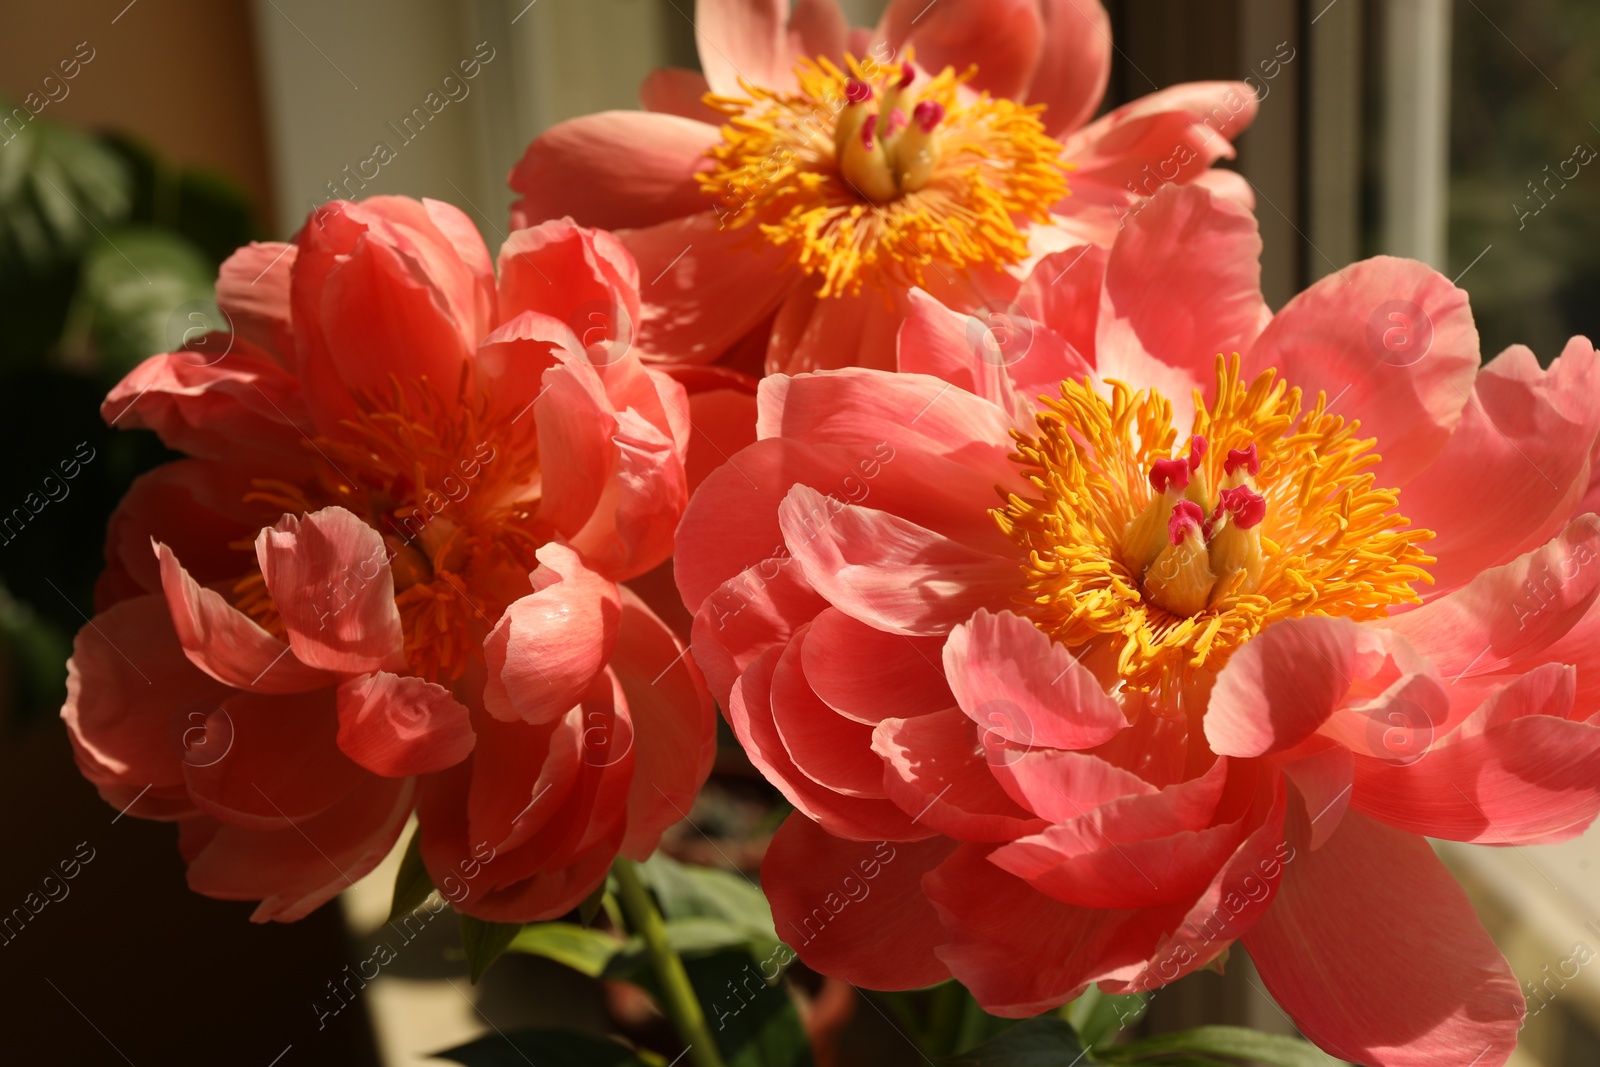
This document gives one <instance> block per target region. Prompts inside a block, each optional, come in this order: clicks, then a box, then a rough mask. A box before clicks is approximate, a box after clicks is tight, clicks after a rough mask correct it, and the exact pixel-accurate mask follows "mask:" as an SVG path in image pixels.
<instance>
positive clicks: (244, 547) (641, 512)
mask: <svg viewBox="0 0 1600 1067" xmlns="http://www.w3.org/2000/svg"><path fill="white" fill-rule="evenodd" d="M636 288H637V273H636V270H635V267H634V263H633V260H632V259H631V258H630V257H629V256H628V254H627V252H626V250H624V249H623V248H622V247H621V246H620V245H618V244H617V243H616V242H615V241H614V240H613V239H612V238H610V237H609V236H608V235H606V234H603V233H596V232H593V231H588V230H583V229H580V228H578V227H575V226H573V225H571V224H570V223H550V224H547V225H544V226H540V227H538V228H536V229H532V230H523V231H519V232H517V233H514V234H513V235H512V236H511V238H510V239H509V240H508V241H507V242H506V244H505V246H504V247H503V248H502V249H501V252H500V260H499V279H498V281H497V280H496V277H495V269H494V266H493V265H492V264H491V263H490V260H489V254H488V251H487V249H485V247H484V245H483V242H482V240H481V239H480V238H479V236H478V233H477V231H476V230H475V229H474V228H473V227H472V225H471V223H470V222H469V221H468V220H467V218H466V217H465V216H464V215H462V214H461V212H459V211H457V210H456V209H455V208H453V207H450V206H448V205H446V204H442V203H438V202H436V201H421V202H418V201H414V200H407V199H400V198H391V197H379V198H374V199H372V200H368V201H365V202H363V203H358V204H351V203H334V204H330V205H328V206H326V207H323V208H320V209H318V210H317V211H316V212H315V213H314V214H313V215H312V216H311V219H310V221H309V222H308V223H307V225H306V226H305V227H304V228H303V229H302V230H301V231H300V233H299V235H298V236H297V237H296V239H295V240H294V242H293V243H291V244H286V245H285V244H254V245H251V246H249V247H247V248H243V249H241V250H240V251H239V252H237V253H235V255H234V256H233V257H232V258H231V259H229V260H228V262H227V263H225V264H224V265H223V267H222V272H221V277H220V278H219V279H218V282H217V300H218V303H219V304H220V305H221V306H222V308H223V309H224V310H225V311H226V312H227V313H228V314H229V315H230V316H231V318H232V321H233V324H234V326H235V328H236V335H235V336H234V337H233V338H232V340H231V348H229V349H228V350H227V351H226V353H225V354H224V355H223V356H221V357H220V358H209V359H208V358H207V357H205V356H202V355H200V354H199V353H200V352H203V351H207V350H208V349H207V348H206V344H201V345H200V346H197V349H196V350H195V351H185V352H176V353H169V354H167V355H161V356H155V357H152V358H151V359H149V360H147V361H145V362H144V363H142V364H141V365H140V366H139V367H137V368H136V369H135V370H134V371H133V372H132V373H131V374H129V375H128V377H127V378H126V379H124V380H123V381H122V382H121V383H120V384H119V385H118V386H117V387H116V388H115V389H113V390H112V392H111V395H110V396H109V397H108V398H107V399H106V402H105V405H104V408H103V411H104V414H105V416H106V417H107V418H108V419H109V420H110V421H111V422H113V423H116V424H119V425H123V426H144V427H148V428H150V429H153V430H155V431H156V432H157V433H159V434H160V435H161V438H162V440H163V441H165V442H166V444H167V445H169V446H170V447H172V448H174V449H177V450H179V451H182V452H186V453H188V454H189V456H190V457H191V458H187V459H182V460H178V461H176V462H173V463H170V464H168V465H166V466H164V467H160V468H158V469H156V470H155V471H153V472H151V473H150V474H148V475H146V476H144V477H143V478H141V479H140V480H139V481H138V482H137V483H135V485H134V488H133V490H132V491H131V492H130V493H129V495H128V497H127V499H125V500H124V501H123V503H122V505H121V507H120V508H119V509H118V511H117V513H116V515H115V516H114V517H113V519H112V522H111V528H110V532H109V535H108V540H107V546H106V558H107V569H106V571H105V573H104V575H103V576H102V578H101V580H100V584H99V587H98V590H97V600H98V605H97V606H98V609H99V613H98V614H97V615H96V616H95V618H94V619H93V620H92V621H91V622H90V623H89V625H87V626H86V627H84V629H83V630H82V631H80V632H79V634H78V637H77V641H76V643H75V646H74V653H73V657H72V660H71V662H70V664H69V668H68V669H69V680H68V697H67V703H66V706H65V708H64V709H63V710H62V717H63V718H64V719H65V720H66V723H67V727H68V729H69V731H70V733H71V737H72V743H73V748H74V751H75V753H76V756H77V761H78V766H79V768H80V769H81V770H82V771H83V773H84V775H85V776H87V777H88V778H89V779H90V781H92V782H94V783H95V785H96V786H97V787H98V788H99V790H100V794H101V796H103V797H104V798H105V799H106V800H107V801H108V802H109V803H111V804H112V805H114V806H116V807H118V808H121V809H125V810H126V811H127V812H128V813H130V814H133V815H137V816H141V817H144V818H151V819H163V820H170V821H176V822H177V823H178V827H179V842H180V846H181V848H182V850H183V854H184V857H185V859H186V860H187V861H188V864H189V884H190V886H191V887H192V888H194V889H195V890H197V891H198V892H201V893H204V894H206V895H208V896H213V897H220V898H224V899H230V900H257V901H260V905H259V907H258V908H257V909H256V911H255V914H254V918H255V919H257V920H267V919H279V920H285V921H287V920H293V919H297V918H300V917H301V916H303V915H305V914H306V913H307V912H309V911H311V910H312V909H313V908H315V907H317V906H318V905H319V904H321V903H323V902H324V901H326V900H327V899H328V898H330V897H331V896H333V895H334V894H335V893H337V892H339V891H340V890H341V889H344V888H345V887H346V886H347V885H349V884H351V882H353V880H355V879H357V878H360V877H361V876H363V875H364V874H366V873H367V872H368V871H370V870H371V869H372V868H373V867H374V865H376V864H377V863H378V862H379V860H381V859H382V858H383V857H384V855H386V854H387V853H388V851H389V850H390V848H391V847H392V846H393V845H394V843H395V840H396V837H397V836H398V835H399V833H400V831H401V829H402V827H403V826H404V824H405V822H406V819H407V817H408V815H409V814H410V813H411V812H412V810H413V808H415V807H417V806H418V802H419V799H420V817H421V835H422V836H421V849H422V855H423V858H424V860H425V861H426V863H427V866H428V869H429V871H430V872H431V873H432V874H433V876H434V878H435V880H436V881H440V882H441V884H444V883H443V882H442V879H444V878H445V877H447V876H451V875H455V876H457V877H456V878H455V879H454V880H453V881H452V884H459V883H460V876H461V873H462V871H464V870H467V869H469V866H470V870H471V871H472V874H473V880H472V881H471V883H470V885H469V887H468V888H469V892H468V893H467V894H466V895H465V896H464V898H463V899H462V900H461V902H460V903H459V904H458V905H457V906H458V907H459V908H460V909H461V910H464V911H467V912H469V913H471V914H474V915H478V916H481V917H483V918H487V919H501V920H532V919H537V918H548V917H551V916H555V915H559V914H561V913H563V912H565V911H567V910H569V909H570V908H572V907H574V906H575V905H576V904H577V903H578V902H580V901H581V900H582V899H583V897H584V896H585V895H586V894H587V893H588V892H589V891H590V890H592V889H593V888H594V886H595V885H597V884H598V883H599V882H600V880H601V879H602V878H604V876H605V871H606V869H607V867H608V866H609V865H610V863H611V861H612V859H613V858H614V857H615V856H616V855H617V854H618V853H619V852H621V853H623V854H625V855H628V856H633V857H638V858H642V857H644V856H647V855H648V854H649V853H650V852H651V851H652V850H653V849H654V847H655V844H656V841H657V838H658V837H659V835H660V833H661V831H662V830H663V829H664V828H665V827H666V826H668V825H670V824H671V823H673V822H675V821H677V820H678V819H679V818H681V814H680V810H681V809H686V808H687V807H688V805H689V804H690V802H691V801H692V799H693V797H694V794H695V792H696V790H697V789H698V787H699V786H700V784H701V783H702V782H703V781H704V780H705V777H706V775H707V773H708V772H709V770H710V761H711V757H712V754H713V744H714V724H715V718H714V712H713V711H712V708H711V705H710V703H709V700H708V697H707V694H706V692H705V688H704V684H703V682H702V680H701V678H700V675H699V672H698V670H697V669H696V668H695V666H694V665H693V663H692V662H691V661H689V660H688V659H686V658H684V657H683V655H682V651H683V650H682V646H681V645H680V644H679V643H678V642H677V640H676V639H675V638H674V637H673V636H672V634H671V632H670V631H668V630H667V628H666V627H665V626H664V625H663V624H662V623H661V622H660V621H659V620H658V619H657V618H656V616H655V615H654V614H652V613H651V612H650V611H649V610H648V609H647V608H646V607H645V606H644V605H643V603H642V602H641V601H640V600H639V598H638V597H636V596H635V595H634V594H632V593H631V592H630V591H629V590H628V589H627V588H626V587H625V586H621V585H619V584H617V583H618V582H619V581H621V580H622V579H626V578H630V577H632V576H634V575H638V574H641V573H642V572H644V571H646V570H648V569H649V568H651V567H653V566H655V565H656V564H657V563H659V562H661V561H662V560H663V559H664V558H666V557H667V555H668V554H669V552H670V551H671V545H672V530H673V526H674V524H675V523H676V522H677V520H678V517H679V514H680V512H681V511H682V508H683V503H684V498H685V480H684V470H683V457H684V451H685V447H686V441H687V427H686V424H685V422H684V418H683V414H682V409H683V408H684V405H685V401H684V397H683V392H682V389H681V388H680V387H679V386H677V385H676V384H675V383H674V382H672V381H671V380H670V379H669V378H667V377H665V376H664V375H662V374H661V373H659V372H657V371H653V370H649V369H647V368H645V367H643V366H642V365H641V364H640V363H639V360H638V357H637V356H636V355H633V354H631V353H629V352H627V351H625V350H623V349H621V348H619V347H617V346H615V345H610V344H608V343H606V339H605V338H603V337H601V336H600V335H598V334H595V335H591V336H589V337H588V338H582V337H580V335H579V333H577V332H575V328H576V329H578V330H581V329H583V324H584V323H585V322H586V321H587V317H588V315H589V314H590V313H591V311H594V312H596V313H601V314H608V315H610V316H611V318H610V320H609V321H616V320H617V309H618V308H628V307H636V305H637V296H636ZM585 340H587V341H588V342H589V344H588V346H587V347H586V346H585ZM207 343H209V345H210V349H209V350H211V351H214V350H216V349H217V348H218V346H221V345H223V344H224V343H225V342H224V339H223V338H221V337H217V336H213V337H210V338H208V339H207ZM152 548H153V549H154V551H153V552H152ZM485 859H488V862H483V863H481V866H480V864H479V861H484V860H485Z"/></svg>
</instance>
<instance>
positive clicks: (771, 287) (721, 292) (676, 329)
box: [618, 201, 797, 363]
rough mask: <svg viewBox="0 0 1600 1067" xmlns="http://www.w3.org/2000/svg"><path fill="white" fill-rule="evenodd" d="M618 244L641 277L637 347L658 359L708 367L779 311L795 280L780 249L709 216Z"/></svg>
mask: <svg viewBox="0 0 1600 1067" xmlns="http://www.w3.org/2000/svg"><path fill="white" fill-rule="evenodd" d="M707 203H708V204H709V203H710V201H707ZM618 239H619V240H621V241H622V243H623V244H624V245H626V246H627V248H628V251H629V252H631V253H632V254H633V257H634V259H636V260H637V261H638V263H639V275H640V277H641V278H643V279H644V284H643V285H642V286H641V287H640V290H639V299H640V318H639V328H638V332H637V343H638V344H639V346H640V347H641V349H642V350H643V351H645V352H648V353H651V354H653V355H655V356H659V357H670V358H672V359H674V360H682V361H684V362H688V363H710V362H711V361H712V360H714V359H716V358H717V357H718V356H720V355H722V354H723V353H724V352H727V351H728V350H729V349H730V348H732V347H733V346H734V345H735V344H736V343H737V342H738V341H739V340H740V339H742V338H743V337H744V336H745V335H746V334H748V333H749V332H750V331H751V329H752V328H754V327H755V326H756V325H757V324H758V323H760V322H762V321H763V320H765V319H766V318H767V317H768V316H770V315H771V314H772V313H773V312H774V311H776V310H777V308H778V304H779V302H780V301H782V300H783V298H784V297H785V296H787V295H788V293H789V292H790V290H791V289H792V288H793V287H794V285H795V283H796V281H797V270H796V268H793V267H790V266H788V264H787V261H786V260H785V259H784V253H783V251H782V250H781V249H779V248H777V247H775V246H773V245H771V244H769V243H768V242H766V241H763V240H762V239H761V237H760V235H759V234H756V235H752V234H751V233H750V231H749V230H748V228H745V227H740V228H738V229H733V228H728V227H725V226H723V225H721V223H720V222H719V221H718V219H717V216H716V215H714V214H713V213H712V212H711V211H702V212H701V213H700V214H698V215H688V216H685V217H683V218H679V219H674V220H672V221H669V222H662V223H659V224H657V225H655V226H650V227H647V228H645V229H641V230H629V231H627V232H626V233H622V234H619V235H618Z"/></svg>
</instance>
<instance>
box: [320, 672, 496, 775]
mask: <svg viewBox="0 0 1600 1067" xmlns="http://www.w3.org/2000/svg"><path fill="white" fill-rule="evenodd" d="M338 701H339V748H340V749H341V750H342V751H343V752H344V754H345V755H347V756H349V757H350V758H351V759H353V760H355V761H356V762H357V763H359V764H360V765H361V766H363V767H365V768H366V769H367V770H369V771H371V772H372V773H373V774H381V775H383V776H384V777H386V778H405V777H409V776H410V775H414V774H432V773H434V772H435V771H442V770H444V769H445V768H446V767H450V766H454V765H455V764H457V763H460V762H461V761H462V760H464V759H466V758H467V754H468V753H470V752H471V751H472V744H473V742H474V740H476V738H475V736H474V734H473V732H472V724H471V722H470V721H469V715H468V712H467V709H466V708H465V707H463V706H462V705H461V704H459V703H457V701H456V699H455V697H453V696H451V695H450V691H449V690H448V689H445V688H444V687H443V686H440V685H435V684H434V683H432V682H429V681H426V680H424V679H422V678H415V677H404V678H402V677H400V676H399V675H395V674H390V673H389V672H387V671H380V672H378V673H377V674H368V675H363V676H361V677H359V678H352V679H350V680H349V681H347V682H345V683H344V684H343V685H341V686H339V693H338Z"/></svg>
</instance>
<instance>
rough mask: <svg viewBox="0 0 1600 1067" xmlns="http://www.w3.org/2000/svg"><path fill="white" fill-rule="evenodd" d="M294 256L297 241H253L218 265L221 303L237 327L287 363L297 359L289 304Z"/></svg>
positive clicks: (237, 333) (255, 343)
mask: <svg viewBox="0 0 1600 1067" xmlns="http://www.w3.org/2000/svg"><path fill="white" fill-rule="evenodd" d="M294 258H295V246H294V245H290V244H284V243H283V242H282V241H251V242H250V243H249V244H247V245H245V246H244V247H242V248H240V249H239V250H237V251H236V252H234V253H233V254H232V255H230V256H229V257H228V258H227V259H225V260H223V261H222V266H221V267H219V268H218V269H217V306H218V307H219V308H221V309H222V311H223V312H224V313H225V314H226V315H227V316H228V325H230V326H232V327H233V333H234V334H236V335H237V336H239V337H241V338H243V339H244V340H246V341H248V342H250V343H251V344H252V345H254V346H256V347H257V348H260V349H262V350H263V351H265V352H266V353H268V354H269V355H270V356H272V358H273V359H275V360H277V361H278V362H279V363H280V364H282V365H283V366H286V367H287V366H290V365H292V361H293V359H294V334H293V330H292V325H291V323H292V316H291V314H290V310H289V275H290V271H291V270H292V268H293V267H294Z"/></svg>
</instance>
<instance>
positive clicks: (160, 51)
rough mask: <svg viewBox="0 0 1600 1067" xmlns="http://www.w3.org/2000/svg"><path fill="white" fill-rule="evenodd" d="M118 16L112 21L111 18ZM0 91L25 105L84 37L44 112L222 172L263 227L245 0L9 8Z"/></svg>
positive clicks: (264, 195)
mask: <svg viewBox="0 0 1600 1067" xmlns="http://www.w3.org/2000/svg"><path fill="white" fill-rule="evenodd" d="M113 20H114V21H113ZM0 26H3V31H0V93H4V94H5V95H6V96H7V97H9V98H10V99H12V100H14V101H15V100H21V99H22V98H23V97H24V96H25V95H26V94H27V93H29V92H34V91H38V92H40V93H41V96H42V95H43V89H42V88H41V85H42V82H43V80H44V78H45V77H46V76H48V75H52V74H55V75H57V76H58V77H59V74H60V71H59V70H58V64H59V63H60V62H61V61H62V60H66V59H70V58H71V57H72V55H73V52H74V50H75V49H76V48H77V47H78V45H79V43H80V42H88V45H89V47H90V48H92V49H93V59H92V60H91V61H90V62H89V63H87V64H86V65H84V66H82V68H81V69H80V70H79V71H78V75H77V77H75V78H73V79H72V80H71V81H67V82H65V83H64V85H65V89H66V94H65V96H62V92H61V89H59V88H55V87H54V86H52V87H51V89H50V91H51V92H52V93H53V94H54V95H56V96H60V97H61V99H60V100H59V102H52V103H50V104H48V105H47V106H46V107H45V109H44V110H43V111H42V112H40V117H41V118H50V119H58V120H64V121H68V122H74V123H79V124H83V125H87V126H91V127H97V128H99V127H109V128H114V129H117V130H121V131H124V132H126V133H129V134H132V135H134V136H135V137H137V138H139V139H140V140H143V141H145V142H146V143H148V144H149V145H151V146H152V147H154V148H155V149H156V150H157V151H158V152H159V153H160V154H161V155H162V156H163V157H164V158H166V159H169V160H173V161H175V162H179V163H183V164H186V165H191V166H202V167H207V168H210V169H213V170H216V171H219V172H221V173H222V174H224V175H226V176H227V177H229V178H231V179H233V180H234V181H235V182H237V183H239V184H240V185H241V186H243V187H244V189H245V190H246V192H247V193H248V194H249V195H250V197H251V199H252V200H253V201H254V202H255V203H256V204H257V205H258V211H259V213H260V218H261V219H262V221H263V222H266V221H267V220H270V219H271V218H272V212H273V203H274V201H273V187H272V179H271V172H270V169H269V167H268V165H267V149H266V143H265V140H264V137H263V122H262V111H261V98H260V93H259V91H258V87H257V84H258V83H257V78H256V57H255V52H254V50H253V48H252V44H251V29H250V11H249V7H248V5H247V4H245V3H244V2H243V0H136V2H135V3H133V4H132V5H129V4H128V2H127V0H72V2H70V3H63V2H56V3H42V4H40V3H35V4H24V3H7V4H5V5H4V16H3V21H0Z"/></svg>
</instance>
